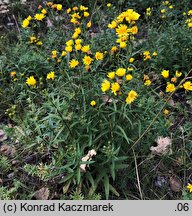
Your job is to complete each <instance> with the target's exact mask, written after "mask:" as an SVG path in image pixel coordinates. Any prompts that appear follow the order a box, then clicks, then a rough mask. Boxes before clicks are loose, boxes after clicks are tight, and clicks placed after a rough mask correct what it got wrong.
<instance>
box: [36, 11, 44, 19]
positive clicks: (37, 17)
mask: <svg viewBox="0 0 192 216" xmlns="http://www.w3.org/2000/svg"><path fill="white" fill-rule="evenodd" d="M44 18H45V14H43V13H37V14H35V19H36V20H39V21H42V20H43V19H44Z"/></svg>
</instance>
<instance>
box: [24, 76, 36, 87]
mask: <svg viewBox="0 0 192 216" xmlns="http://www.w3.org/2000/svg"><path fill="white" fill-rule="evenodd" d="M26 83H27V85H29V86H35V85H36V83H37V81H36V79H35V78H34V76H30V77H29V78H27V80H26Z"/></svg>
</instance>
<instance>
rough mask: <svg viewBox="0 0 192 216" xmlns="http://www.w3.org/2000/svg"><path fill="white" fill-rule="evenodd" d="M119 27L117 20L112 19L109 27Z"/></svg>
mask: <svg viewBox="0 0 192 216" xmlns="http://www.w3.org/2000/svg"><path fill="white" fill-rule="evenodd" d="M116 27H117V22H116V21H112V22H111V23H110V24H109V25H108V28H111V29H114V28H116Z"/></svg>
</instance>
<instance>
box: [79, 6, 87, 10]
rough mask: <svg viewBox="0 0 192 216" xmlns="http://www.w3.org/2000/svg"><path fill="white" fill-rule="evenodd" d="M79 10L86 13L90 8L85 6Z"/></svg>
mask: <svg viewBox="0 0 192 216" xmlns="http://www.w3.org/2000/svg"><path fill="white" fill-rule="evenodd" d="M79 9H80V10H81V11H86V10H88V7H85V6H83V5H81V6H80V8H79Z"/></svg>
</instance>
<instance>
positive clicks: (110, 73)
mask: <svg viewBox="0 0 192 216" xmlns="http://www.w3.org/2000/svg"><path fill="white" fill-rule="evenodd" d="M107 77H108V78H109V79H114V78H115V72H114V71H112V72H109V73H108V74H107Z"/></svg>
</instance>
